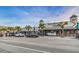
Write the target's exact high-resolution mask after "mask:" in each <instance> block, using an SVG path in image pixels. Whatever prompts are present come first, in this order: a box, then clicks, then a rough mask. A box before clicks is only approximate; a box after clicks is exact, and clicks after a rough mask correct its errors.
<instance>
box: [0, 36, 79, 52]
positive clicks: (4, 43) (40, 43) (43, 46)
mask: <svg viewBox="0 0 79 59" xmlns="http://www.w3.org/2000/svg"><path fill="white" fill-rule="evenodd" d="M22 39H23V40H22ZM32 39H33V40H32ZM39 39H40V40H39ZM51 39H52V40H51ZM55 39H56V40H55ZM67 39H68V38H67ZM51 42H52V43H51ZM78 42H79V40H75V39H73V40H70V38H69V40H59V39H57V38H54V37H53V38H52V37H50V40H49V37H48V38H47V37H42V38H6V37H4V38H0V53H79V43H78ZM29 43H30V44H29Z"/></svg>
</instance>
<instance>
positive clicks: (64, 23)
mask: <svg viewBox="0 0 79 59" xmlns="http://www.w3.org/2000/svg"><path fill="white" fill-rule="evenodd" d="M67 24H68V22H59V23H58V26H60V27H61V28H62V37H64V26H65V25H67Z"/></svg>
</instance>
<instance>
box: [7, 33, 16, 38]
mask: <svg viewBox="0 0 79 59" xmlns="http://www.w3.org/2000/svg"><path fill="white" fill-rule="evenodd" d="M14 35H15V33H14V32H8V33H6V36H9V37H12V36H14Z"/></svg>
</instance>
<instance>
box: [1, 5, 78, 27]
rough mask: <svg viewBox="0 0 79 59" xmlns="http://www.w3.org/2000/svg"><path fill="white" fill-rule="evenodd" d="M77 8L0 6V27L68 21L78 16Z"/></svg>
mask: <svg viewBox="0 0 79 59" xmlns="http://www.w3.org/2000/svg"><path fill="white" fill-rule="evenodd" d="M78 11H79V7H74V6H72V7H67V6H0V25H1V26H2V25H7V26H16V25H17V26H18V25H20V26H25V25H32V26H35V25H36V24H38V22H39V20H41V19H43V20H44V21H45V22H55V21H64V20H69V17H70V16H71V15H72V14H77V15H79V12H78Z"/></svg>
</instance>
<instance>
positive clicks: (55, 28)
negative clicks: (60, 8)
mask: <svg viewBox="0 0 79 59" xmlns="http://www.w3.org/2000/svg"><path fill="white" fill-rule="evenodd" d="M77 22H78V21H77V16H76V15H72V16H71V17H70V20H69V21H64V22H56V23H46V24H45V29H44V33H45V35H56V36H61V35H62V33H63V35H64V36H75V34H76V32H77V27H76V26H77ZM62 23H67V24H65V25H63V28H62V27H61V26H60V25H61V24H62ZM59 24H60V25H59ZM62 29H63V30H62Z"/></svg>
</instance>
